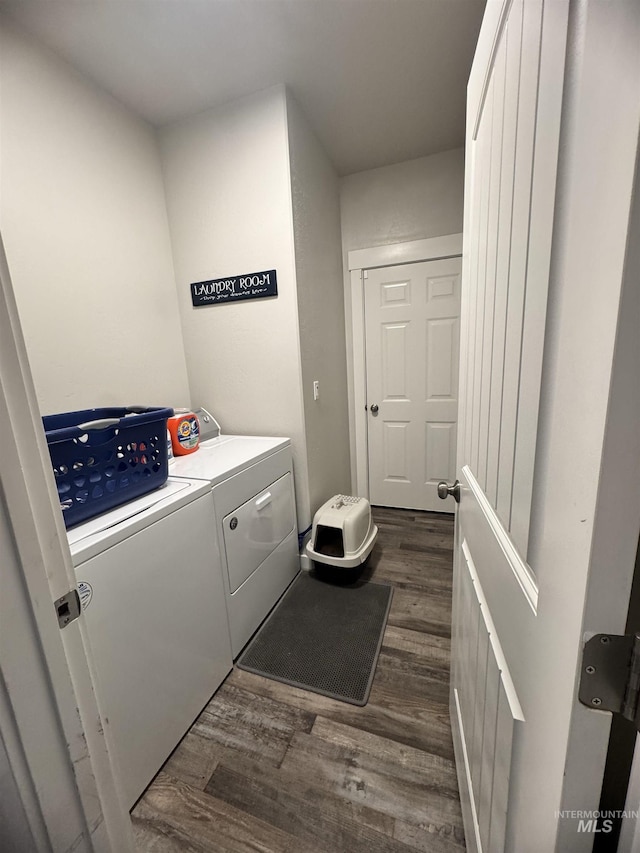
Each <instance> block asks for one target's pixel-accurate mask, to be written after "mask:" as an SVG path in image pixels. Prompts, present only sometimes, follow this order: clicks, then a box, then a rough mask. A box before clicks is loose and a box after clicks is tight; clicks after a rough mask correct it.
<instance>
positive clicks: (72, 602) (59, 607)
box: [53, 589, 80, 628]
mask: <svg viewBox="0 0 640 853" xmlns="http://www.w3.org/2000/svg"><path fill="white" fill-rule="evenodd" d="M53 606H54V607H55V609H56V615H57V617H58V625H59V626H60V627H61V628H66V627H67V625H68V624H69V623H70V622H73V620H74V619H77V618H78V616H79V615H80V596H79V595H78V590H77V589H72V590H70V591H69V592H68V593H67V594H66V595H63V596H62V598H58V599H57V600H56V601H54V602H53Z"/></svg>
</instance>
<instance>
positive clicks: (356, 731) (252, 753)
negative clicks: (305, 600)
mask: <svg viewBox="0 0 640 853" xmlns="http://www.w3.org/2000/svg"><path fill="white" fill-rule="evenodd" d="M374 516H375V520H376V523H377V524H378V527H379V530H380V534H379V537H378V542H377V544H376V547H375V550H374V552H373V554H372V556H371V559H370V561H369V564H368V566H367V567H366V569H365V572H364V575H365V576H366V577H369V578H370V579H372V580H376V581H386V582H388V583H391V584H393V586H394V588H395V589H394V595H393V602H392V605H391V611H390V614H389V620H388V624H387V628H386V632H385V635H384V642H383V646H382V651H381V654H380V658H379V661H378V667H377V670H376V675H375V679H374V682H373V687H372V690H371V696H370V699H369V702H368V704H367V705H366V706H365V707H364V708H360V707H356V706H354V705H348V704H346V703H344V702H338V701H335V700H333V699H328V698H325V697H323V696H319V695H317V694H315V693H309V692H306V691H303V690H299V689H297V688H294V687H289V686H288V685H285V684H280V683H279V682H276V681H270V680H268V679H266V678H263V677H261V676H257V675H253V674H251V673H248V672H243V671H242V670H239V669H234V670H233V672H232V673H231V674H230V675H229V676H228V678H227V679H226V681H225V682H224V684H223V685H222V687H221V688H220V689H219V690H218V691H217V693H216V694H215V696H214V697H213V699H212V700H211V701H210V702H209V704H208V705H207V707H206V708H205V709H204V711H203V712H202V714H201V715H200V717H199V718H198V719H197V720H196V722H195V723H194V725H193V726H192V728H191V730H190V731H189V732H188V734H187V735H186V736H185V737H184V739H183V740H182V742H181V743H180V745H179V746H178V747H177V749H176V750H175V751H174V753H173V755H172V756H171V757H170V758H169V760H168V761H167V762H166V764H165V765H164V767H163V768H162V770H161V771H160V773H159V774H158V775H157V777H156V778H155V780H154V781H153V783H152V784H151V785H150V786H149V788H148V789H147V791H146V793H145V794H144V796H143V797H142V798H141V800H140V801H139V802H138V804H137V805H136V807H135V809H134V810H133V812H132V819H133V826H134V833H135V836H136V841H137V845H138V849H139V850H140V851H148V853H175V851H194V853H195V851H197V853H205V852H206V853H209V852H210V851H215V853H217V851H233V853H245V851H263V853H271V851H273V853H416V851H422V853H461V851H464V849H465V845H464V833H463V829H462V817H461V813H460V802H459V796H458V786H457V781H456V772H455V767H454V763H453V746H452V741H451V728H450V724H449V712H448V701H449V653H450V633H451V632H450V628H451V626H450V623H451V579H452V554H453V550H452V549H453V517H452V516H449V515H444V514H438V513H421V512H414V511H409V510H395V509H382V508H375V509H374Z"/></svg>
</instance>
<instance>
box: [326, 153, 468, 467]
mask: <svg viewBox="0 0 640 853" xmlns="http://www.w3.org/2000/svg"><path fill="white" fill-rule="evenodd" d="M463 205H464V148H455V149H453V150H451V151H444V152H442V153H441V154H432V155H431V156H430V157H420V158H419V159H417V160H408V161H407V162H405V163H397V164H396V165H393V166H383V167H382V168H380V169H371V170H370V171H367V172H357V173H356V174H354V175H348V176H347V177H345V178H343V179H342V180H341V182H340V211H341V221H342V260H343V267H344V299H345V322H346V339H347V381H348V389H349V392H348V393H349V429H350V447H351V474H352V480H353V483H354V484H355V482H356V470H355V464H356V451H355V408H354V382H353V335H352V316H351V279H350V275H349V264H348V254H349V252H350V251H351V250H352V249H368V248H372V247H374V246H384V245H389V244H391V243H405V242H407V241H409V240H422V239H426V238H428V237H442V236H444V235H446V234H459V233H461V232H462V220H463Z"/></svg>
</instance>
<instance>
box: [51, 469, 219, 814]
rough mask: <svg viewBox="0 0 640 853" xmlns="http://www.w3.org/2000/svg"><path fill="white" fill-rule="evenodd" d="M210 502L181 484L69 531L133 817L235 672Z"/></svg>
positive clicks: (197, 485)
mask: <svg viewBox="0 0 640 853" xmlns="http://www.w3.org/2000/svg"><path fill="white" fill-rule="evenodd" d="M212 514H213V496H212V493H211V488H210V487H209V486H208V484H206V483H203V482H202V481H194V482H190V481H188V480H174V479H172V478H169V480H167V482H166V484H165V485H164V486H162V487H161V488H160V489H157V490H156V491H154V492H150V493H149V494H147V495H144V496H143V497H140V498H138V499H137V500H134V501H130V502H129V503H127V504H123V505H122V506H119V507H117V508H116V509H113V510H111V511H110V512H107V513H104V514H103V515H101V516H98V517H97V518H94V519H91V520H90V521H86V522H84V523H83V524H80V525H78V526H77V527H74V528H72V529H71V530H69V531H68V532H67V536H68V540H69V545H70V548H71V554H72V557H73V564H74V567H75V572H76V578H77V581H78V592H79V594H80V599H81V602H82V607H83V612H84V616H85V620H86V626H87V632H88V635H89V642H90V645H91V651H92V653H93V660H94V663H95V673H94V675H95V679H96V688H97V696H98V704H99V707H100V713H101V714H102V716H103V718H104V719H106V720H108V723H109V726H110V730H111V734H112V741H113V746H114V751H115V766H114V770H115V772H116V775H117V776H118V778H119V779H120V782H121V786H122V790H123V792H124V797H125V800H126V803H127V806H128V807H129V808H131V807H132V806H133V804H134V803H135V801H136V800H137V799H138V797H139V796H140V795H141V794H142V792H143V791H144V789H145V788H146V787H147V785H148V784H149V782H150V781H151V780H152V779H153V777H154V776H155V774H156V773H157V771H158V770H159V769H160V767H161V766H162V764H163V763H164V761H165V760H166V759H167V757H168V756H169V755H170V753H171V752H172V750H173V749H174V748H175V746H176V745H177V744H178V742H179V741H180V739H181V738H182V736H183V735H184V734H185V732H186V731H187V730H188V729H189V727H190V725H191V724H192V722H193V721H194V719H195V718H196V717H197V716H198V714H199V713H200V711H201V710H202V708H203V707H204V706H205V705H206V703H207V702H208V701H209V699H210V698H211V696H212V694H213V693H214V692H215V690H216V689H217V688H218V687H219V685H220V684H221V683H222V681H223V680H224V678H225V677H226V675H227V674H228V673H229V672H230V670H231V668H232V666H233V663H232V659H231V648H230V643H229V628H228V620H227V611H226V604H225V592H224V585H223V581H222V572H221V567H220V558H219V550H218V541H217V538H216V536H217V534H216V528H215V526H214V525H212V524H211V516H212Z"/></svg>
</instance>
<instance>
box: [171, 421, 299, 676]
mask: <svg viewBox="0 0 640 853" xmlns="http://www.w3.org/2000/svg"><path fill="white" fill-rule="evenodd" d="M196 413H197V415H198V418H199V421H200V438H201V441H200V446H199V448H198V450H197V451H196V452H195V453H191V454H190V455H188V456H179V457H177V458H175V459H173V460H171V461H170V463H169V473H170V475H171V477H173V478H179V477H187V478H189V479H191V480H195V479H203V480H206V481H207V482H208V483H209V484H210V487H211V491H212V494H213V509H214V512H213V513H212V522H213V524H214V525H215V529H216V535H217V539H218V542H219V545H220V557H221V562H222V577H223V582H224V586H225V594H226V601H227V613H228V616H229V630H230V636H231V650H232V654H233V658H234V660H235V659H236V658H237V657H238V655H239V654H240V652H241V651H242V649H243V648H244V646H245V645H246V644H247V642H248V640H249V639H250V638H251V636H252V635H253V634H254V633H255V631H256V630H257V629H258V627H259V626H260V625H261V623H262V622H263V621H264V619H265V618H266V616H267V615H268V614H269V612H270V611H271V609H272V608H273V607H274V605H275V604H276V603H277V601H278V600H279V598H280V597H281V595H282V594H283V593H284V591H285V590H286V589H287V587H288V586H289V584H290V583H291V582H292V581H293V579H294V578H295V577H296V575H297V574H298V572H299V571H300V556H299V552H298V528H297V521H296V505H295V492H294V484H293V462H292V455H291V441H290V439H288V438H271V437H262V436H245V435H221V434H220V427H219V425H218V423H217V422H216V420H215V418H213V417H212V416H211V415H210V414H209V413H208V412H206V411H205V410H204V409H199V410H197V412H196Z"/></svg>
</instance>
